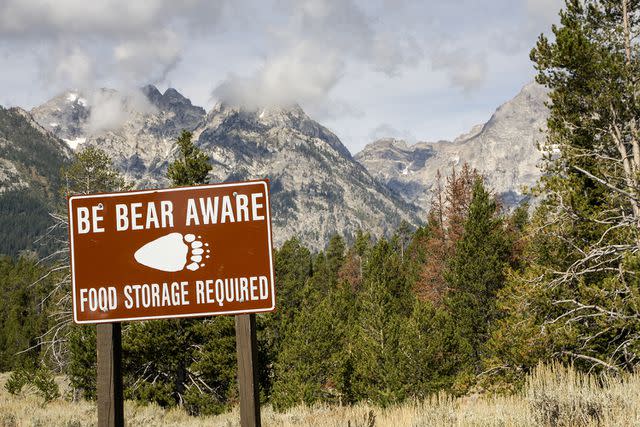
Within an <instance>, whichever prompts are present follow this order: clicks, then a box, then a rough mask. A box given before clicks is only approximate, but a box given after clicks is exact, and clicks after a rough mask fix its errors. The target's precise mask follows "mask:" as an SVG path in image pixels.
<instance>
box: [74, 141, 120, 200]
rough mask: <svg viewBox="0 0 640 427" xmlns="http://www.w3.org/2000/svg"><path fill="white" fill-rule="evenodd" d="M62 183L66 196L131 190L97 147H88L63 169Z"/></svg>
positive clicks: (109, 160) (106, 156) (107, 157)
mask: <svg viewBox="0 0 640 427" xmlns="http://www.w3.org/2000/svg"><path fill="white" fill-rule="evenodd" d="M62 182H63V189H64V193H65V196H69V195H72V194H90V193H108V192H112V191H126V190H129V189H130V188H131V185H130V184H127V182H126V181H125V180H124V178H122V176H120V174H119V173H118V171H117V170H116V169H115V168H114V167H113V164H112V163H111V159H110V158H109V156H108V155H107V154H106V153H105V152H104V151H102V150H101V149H99V148H96V147H86V148H84V149H83V150H82V151H79V152H77V153H76V155H75V159H74V161H73V162H72V163H71V164H70V165H69V166H65V167H63V168H62Z"/></svg>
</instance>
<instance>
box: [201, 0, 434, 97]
mask: <svg viewBox="0 0 640 427" xmlns="http://www.w3.org/2000/svg"><path fill="white" fill-rule="evenodd" d="M282 4H283V6H284V7H285V9H286V12H287V13H286V15H285V16H289V17H290V18H289V19H288V20H287V21H286V22H285V24H284V25H283V26H281V27H278V29H277V30H274V31H269V32H267V35H270V36H271V37H272V39H273V46H274V48H273V51H271V52H270V53H269V54H268V55H267V56H266V58H265V60H264V63H263V65H262V66H261V67H260V68H259V69H257V70H254V72H252V73H250V74H245V75H230V76H229V77H228V78H227V79H226V80H225V81H224V82H222V83H221V84H220V85H218V86H217V87H216V88H215V89H214V91H213V94H212V95H213V97H214V98H215V99H219V100H222V101H225V102H229V103H233V104H239V105H241V106H244V107H247V108H256V107H258V106H265V105H279V106H281V105H287V104H291V103H294V102H298V103H301V104H302V105H304V106H305V107H307V108H311V109H314V108H316V109H319V108H318V103H321V102H325V101H326V100H327V99H328V98H329V94H330V92H331V90H332V89H333V88H334V87H335V85H336V84H337V82H338V81H339V80H340V79H341V78H342V77H343V75H344V73H345V66H346V63H347V62H348V61H354V60H355V61H359V62H362V63H364V64H366V65H367V66H369V67H370V68H371V69H373V70H376V71H379V72H382V73H385V74H386V75H388V76H390V77H391V76H397V75H399V74H400V73H401V71H402V70H403V69H404V68H406V67H410V66H415V65H417V64H418V63H419V61H420V60H421V58H422V55H423V54H422V51H421V49H420V48H419V47H418V45H417V43H416V42H415V40H413V39H412V38H411V37H410V36H409V35H407V34H405V33H404V32H403V31H391V30H390V29H388V28H379V27H380V25H377V23H376V20H375V19H373V18H372V17H370V16H368V15H367V14H366V13H365V11H364V9H363V8H361V7H360V6H359V5H358V4H357V3H356V2H355V1H352V0H304V1H297V0H296V1H294V0H288V1H284V2H283V3H282Z"/></svg>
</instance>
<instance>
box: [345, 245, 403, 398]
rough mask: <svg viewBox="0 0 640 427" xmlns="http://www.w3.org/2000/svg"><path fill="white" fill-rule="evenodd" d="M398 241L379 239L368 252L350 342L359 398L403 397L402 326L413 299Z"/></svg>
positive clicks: (353, 383) (356, 391)
mask: <svg viewBox="0 0 640 427" xmlns="http://www.w3.org/2000/svg"><path fill="white" fill-rule="evenodd" d="M396 247H397V242H389V241H387V240H380V241H379V242H378V243H377V244H376V245H375V246H374V247H373V248H372V249H371V251H370V253H369V256H368V259H367V261H366V266H365V273H364V283H363V286H362V290H361V291H360V293H359V295H358V307H357V310H358V313H357V318H356V324H355V328H354V331H353V338H352V341H353V344H352V348H351V354H352V357H353V370H354V372H353V380H352V387H353V393H354V396H355V398H356V399H358V400H360V399H371V400H373V401H374V402H377V403H380V404H382V405H388V404H391V403H393V402H397V401H399V400H401V399H402V397H403V396H402V391H401V387H400V372H399V370H400V369H401V367H400V366H399V364H398V353H397V345H398V330H399V326H400V324H401V323H402V321H403V319H406V317H408V315H409V313H410V310H411V308H412V304H413V296H412V294H411V291H410V288H409V283H408V281H407V280H406V277H405V275H404V272H403V269H402V263H401V260H400V254H399V252H398V251H397V250H396Z"/></svg>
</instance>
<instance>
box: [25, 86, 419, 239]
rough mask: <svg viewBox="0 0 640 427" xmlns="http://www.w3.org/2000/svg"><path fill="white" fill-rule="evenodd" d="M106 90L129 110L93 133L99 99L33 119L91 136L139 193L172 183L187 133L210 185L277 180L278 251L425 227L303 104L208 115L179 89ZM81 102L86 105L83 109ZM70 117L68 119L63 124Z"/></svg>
mask: <svg viewBox="0 0 640 427" xmlns="http://www.w3.org/2000/svg"><path fill="white" fill-rule="evenodd" d="M103 91H104V90H103ZM108 93H109V94H110V95H109V97H107V98H108V99H107V100H108V101H109V102H112V101H113V99H114V98H115V99H116V102H115V106H116V107H119V108H122V109H123V110H124V111H126V114H124V115H123V120H122V121H121V122H120V123H118V124H117V125H112V126H110V127H108V128H104V129H99V130H95V128H92V115H93V114H94V112H95V111H100V108H103V107H101V106H100V105H94V104H93V103H92V102H93V100H94V99H96V97H95V96H86V97H85V96H83V95H82V94H79V93H77V94H75V95H77V96H75V98H74V96H73V95H72V94H66V95H65V94H62V95H59V96H58V97H55V98H53V99H52V100H50V101H48V102H46V103H44V104H42V105H41V106H38V107H36V108H34V109H33V110H32V111H33V115H34V117H35V118H36V120H38V121H39V122H40V123H41V124H42V125H43V127H45V128H48V130H50V131H52V132H55V133H57V134H58V136H60V137H62V138H64V139H66V140H70V139H71V138H72V137H75V138H76V139H78V138H82V139H84V142H83V143H81V144H80V147H82V146H89V145H92V146H97V147H100V148H102V149H104V150H105V151H106V152H107V153H108V154H109V155H110V156H111V158H112V159H113V161H114V164H115V166H116V167H117V168H118V169H119V170H120V171H122V172H123V174H124V175H125V176H126V177H127V178H128V179H129V180H131V181H134V182H135V183H136V185H137V186H138V187H141V188H157V187H162V186H166V185H168V181H167V179H166V168H167V166H168V164H169V163H170V162H171V161H172V160H173V159H174V158H175V157H176V147H175V143H174V142H175V139H176V138H177V137H178V135H179V133H180V131H181V130H182V129H186V130H189V131H192V132H193V135H194V142H195V144H196V145H197V146H198V147H200V148H201V149H202V150H203V151H204V152H205V153H206V154H207V155H209V156H210V159H211V161H212V164H213V171H212V173H211V175H210V177H209V178H210V181H213V182H225V181H240V180H245V179H255V178H269V179H270V180H271V185H272V198H271V200H272V203H273V205H272V209H273V211H274V215H273V218H274V241H275V242H276V245H279V244H282V243H283V242H284V241H285V240H287V239H288V238H290V237H293V236H298V237H300V238H301V240H302V241H303V242H304V243H306V244H307V245H309V246H310V247H312V248H314V249H317V250H321V249H324V244H326V242H327V241H328V240H329V238H330V237H331V235H333V234H335V233H341V234H344V235H346V237H347V238H349V236H351V235H353V234H354V233H355V231H356V230H357V229H367V230H370V231H371V232H372V234H374V235H385V234H387V235H388V234H390V233H392V232H393V230H394V229H395V227H396V226H397V225H398V224H399V223H400V221H402V220H404V221H407V222H409V223H411V224H414V225H417V224H418V223H419V222H420V221H419V218H418V217H417V216H416V214H415V211H416V208H415V206H412V205H411V204H410V203H407V202H405V201H403V200H402V199H401V198H399V197H398V196H396V195H394V194H393V193H392V192H390V191H388V189H387V188H386V186H385V185H384V184H381V183H380V182H378V181H377V180H375V179H373V177H371V175H370V174H369V173H368V172H367V170H366V169H365V168H364V167H363V166H362V165H361V164H360V163H358V162H356V161H355V159H354V158H353V156H352V155H351V153H350V152H349V150H348V149H347V148H346V147H345V146H344V145H343V144H342V142H341V141H340V139H339V138H338V137H337V136H336V135H335V134H334V133H333V132H331V131H330V130H329V129H327V128H326V127H325V126H322V125H321V124H319V123H318V122H316V121H315V120H313V119H311V118H310V117H309V116H308V115H307V114H306V113H305V112H304V111H303V110H302V108H300V106H298V105H295V104H294V105H292V106H290V107H287V108H263V109H254V110H246V109H241V108H237V107H234V106H231V105H229V104H225V103H218V104H216V106H214V107H213V108H212V109H211V110H210V111H209V112H205V111H204V109H202V108H201V107H196V106H193V105H192V104H191V102H190V101H189V100H188V99H187V98H186V97H184V96H182V95H181V94H180V93H179V92H178V91H177V90H175V89H172V88H169V89H167V90H166V91H165V92H164V93H160V91H159V90H158V89H157V88H155V87H154V86H145V87H144V88H143V89H142V90H141V94H143V95H144V102H142V103H140V101H141V100H140V99H138V98H137V97H136V95H127V94H117V93H116V94H112V93H111V92H108ZM80 98H82V99H87V100H88V101H87V102H85V103H79V102H78V99H80ZM98 101H100V99H98ZM65 119H66V120H69V122H65V123H58V122H59V121H62V120H65ZM51 123H55V124H57V126H52V125H51ZM78 129H79V130H80V132H79V133H76V132H75V131H76V130H78ZM66 130H72V131H73V132H74V133H71V134H68V133H65V131H66Z"/></svg>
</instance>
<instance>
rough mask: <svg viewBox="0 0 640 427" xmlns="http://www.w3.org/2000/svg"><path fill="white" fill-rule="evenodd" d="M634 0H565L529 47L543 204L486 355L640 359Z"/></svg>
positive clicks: (598, 363) (496, 360)
mask: <svg viewBox="0 0 640 427" xmlns="http://www.w3.org/2000/svg"><path fill="white" fill-rule="evenodd" d="M639 7H640V2H638V1H637V0H583V1H578V0H570V1H567V2H566V7H565V9H564V10H563V11H562V12H561V14H560V24H559V25H558V26H554V27H553V34H554V37H553V38H547V37H545V36H540V38H539V39H538V42H537V44H536V46H535V48H534V49H533V50H532V52H531V59H532V60H533V61H534V63H535V64H536V69H537V70H538V75H537V81H538V82H539V83H541V84H544V85H546V86H547V87H548V88H549V89H550V92H549V97H550V102H549V108H550V116H549V120H548V133H547V135H548V136H547V140H546V141H545V142H544V143H543V144H542V145H543V149H544V150H545V151H546V152H548V153H550V154H549V155H547V157H546V162H545V167H546V174H545V175H544V177H543V178H542V180H541V183H540V188H539V193H540V195H541V199H542V200H541V203H540V205H539V207H538V208H537V209H536V212H535V214H534V215H533V218H532V224H531V226H530V227H529V228H528V234H529V235H528V238H527V246H526V248H524V254H525V257H526V258H527V259H528V260H529V265H527V266H526V268H524V269H522V271H516V272H514V273H513V274H511V275H510V279H509V284H508V287H507V288H506V289H505V290H504V292H502V293H501V296H500V306H501V307H502V308H503V310H504V311H505V318H504V319H503V320H501V321H500V322H499V323H498V325H497V326H496V329H495V330H494V332H493V336H492V340H491V348H492V352H491V355H490V358H489V360H488V361H487V366H488V368H489V369H493V370H494V371H495V372H500V373H502V375H503V376H504V378H506V379H507V380H512V379H514V378H516V379H517V378H521V377H522V375H523V373H526V372H527V371H528V370H529V369H531V368H532V367H533V366H534V365H535V364H536V363H537V362H538V360H539V359H541V358H542V359H548V358H551V357H553V358H557V359H560V360H563V361H567V362H569V361H571V362H573V363H574V364H575V366H578V367H584V368H588V369H593V368H596V369H605V370H610V371H618V370H620V369H629V370H632V369H634V368H635V367H636V366H637V364H638V360H640V359H639V358H638V356H639V355H640V321H639V320H640V315H639V312H638V310H637V308H636V307H638V302H639V301H640V292H639V289H640V288H639V287H638V278H637V271H638V270H637V268H638V259H637V255H636V254H637V252H638V245H639V243H638V242H639V241H640V234H639V233H640V228H639V227H638V225H639V224H640V209H639V207H638V203H639V197H638V195H640V174H639V172H640V135H639V134H638V130H637V127H638V117H640V103H639V99H638V82H639V81H640V78H639V77H640V61H639V58H640V47H639V46H638V43H637V40H636V37H635V35H636V34H638V32H639V31H640V17H639V15H638V8H639Z"/></svg>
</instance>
